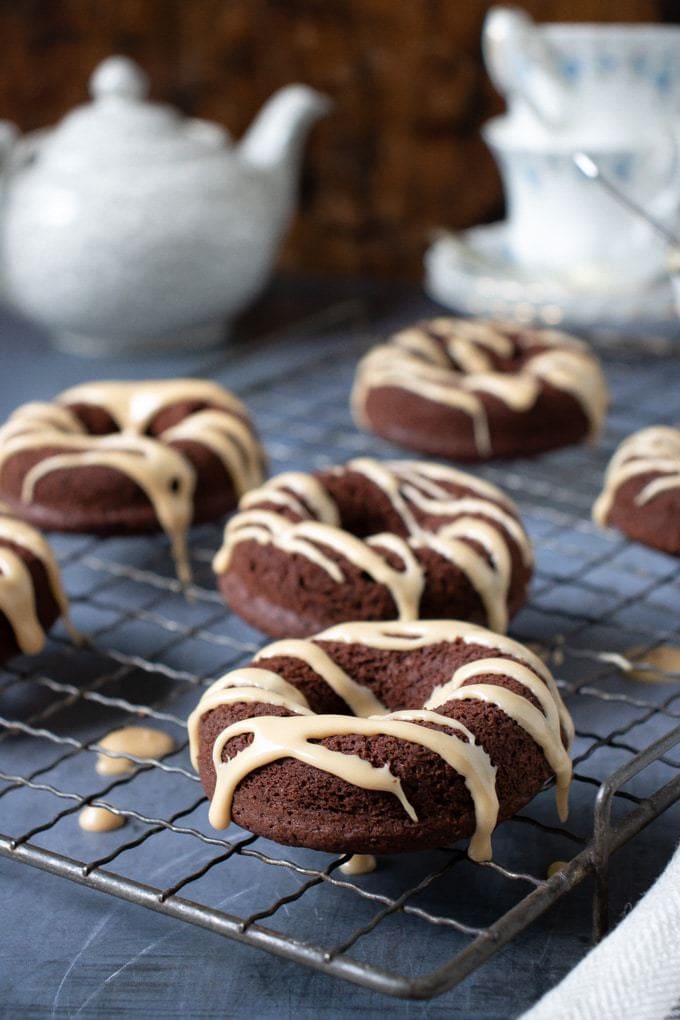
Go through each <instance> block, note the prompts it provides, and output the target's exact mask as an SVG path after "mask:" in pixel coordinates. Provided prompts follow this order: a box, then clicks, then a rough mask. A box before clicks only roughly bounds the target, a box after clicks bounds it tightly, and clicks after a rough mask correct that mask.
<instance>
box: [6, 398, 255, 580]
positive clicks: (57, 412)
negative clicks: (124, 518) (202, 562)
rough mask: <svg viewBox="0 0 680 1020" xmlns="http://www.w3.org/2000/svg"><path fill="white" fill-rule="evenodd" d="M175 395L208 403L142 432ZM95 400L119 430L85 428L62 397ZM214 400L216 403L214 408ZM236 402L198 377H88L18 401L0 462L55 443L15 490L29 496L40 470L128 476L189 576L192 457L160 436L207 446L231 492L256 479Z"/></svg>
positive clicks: (251, 443) (251, 441)
mask: <svg viewBox="0 0 680 1020" xmlns="http://www.w3.org/2000/svg"><path fill="white" fill-rule="evenodd" d="M183 401H203V402H206V403H210V404H211V405H215V407H214V408H211V409H209V410H204V411H199V412H196V413H194V414H190V415H189V416H188V417H186V418H185V419H184V420H183V421H181V422H180V423H179V424H177V425H174V426H172V427H171V428H168V429H166V430H165V431H164V432H162V433H161V434H160V435H159V436H158V437H153V438H152V437H150V436H147V435H145V431H146V429H147V428H148V426H149V424H150V423H151V421H152V420H153V418H154V417H155V416H156V415H157V414H158V413H159V412H160V411H161V410H163V409H164V408H166V407H169V406H171V405H173V404H177V403H181V402H183ZM77 403H84V404H88V405H93V406H97V407H102V408H103V409H104V410H105V411H107V413H108V414H109V415H110V416H111V418H112V419H113V420H114V422H115V423H116V425H117V426H118V429H119V432H118V433H113V434H108V435H103V436H95V435H89V434H87V433H86V431H85V429H84V427H83V425H82V423H81V422H80V421H79V420H78V419H77V418H76V416H75V415H74V414H73V413H72V412H71V411H70V410H69V405H71V404H77ZM215 408H217V409H215ZM243 418H246V420H247V412H246V410H245V407H244V405H243V404H242V403H241V402H240V401H239V400H237V399H236V397H234V396H233V395H232V394H231V393H228V392H227V391H226V390H224V389H223V388H222V387H221V386H218V385H217V384H216V383H213V382H211V381H209V380H205V379H162V380H155V381H147V382H92V383H84V384H82V385H80V386H74V387H72V388H71V389H68V390H65V391H64V392H63V393H61V394H59V396H58V397H57V398H56V402H55V403H54V404H50V403H38V402H34V403H30V404H25V405H23V407H20V408H18V409H17V410H16V411H15V412H14V414H13V415H12V416H11V418H10V419H9V421H8V422H7V423H6V424H5V425H4V426H3V427H2V429H0V469H1V468H2V465H3V464H4V463H5V461H6V460H8V458H10V457H11V456H13V455H14V454H16V453H18V452H21V451H23V450H39V449H44V448H50V447H52V448H54V447H59V448H60V450H61V451H62V452H60V453H56V454H53V455H51V456H46V457H45V458H44V459H43V460H41V461H39V462H38V463H37V464H36V465H35V466H34V467H33V468H32V469H31V470H30V471H29V472H28V473H27V474H26V477H25V479H24V482H23V487H22V492H21V498H22V500H23V502H25V503H30V502H31V501H32V499H33V498H34V494H35V488H36V485H37V484H38V482H39V481H40V479H41V478H44V477H45V476H46V475H48V474H50V473H51V472H53V471H58V470H62V469H68V468H71V467H82V466H87V465H102V466H105V467H110V468H114V469H115V470H117V471H120V472H121V473H122V474H124V475H127V477H128V478H130V479H132V481H134V482H135V483H136V484H137V485H138V486H139V487H140V488H141V489H142V490H143V491H144V493H145V494H146V496H147V498H148V500H149V502H150V503H151V505H152V506H153V508H154V511H155V513H156V516H157V518H158V522H159V524H160V526H161V527H162V528H163V530H164V531H165V532H166V533H167V535H168V537H169V538H170V541H171V544H172V549H173V555H174V557H175V561H176V564H177V572H178V576H179V578H180V580H182V581H183V582H188V581H189V580H190V568H189V559H188V553H187V548H186V532H187V529H188V527H189V525H190V524H191V520H192V516H193V502H192V499H193V494H194V489H195V484H196V475H195V471H194V469H193V467H192V465H191V464H190V463H189V461H188V460H187V458H186V457H185V456H184V455H183V454H182V453H181V452H180V451H179V450H176V449H174V448H173V447H171V446H169V445H168V444H169V443H171V442H174V441H179V440H190V441H194V442H196V443H200V444H202V445H203V446H206V447H208V448H209V449H210V450H211V451H212V452H213V453H214V454H215V455H216V456H217V457H218V458H219V459H220V461H221V462H222V464H223V465H224V468H225V471H226V472H227V473H228V474H229V475H230V476H231V478H232V479H233V484H234V488H235V490H236V493H237V495H239V496H240V495H242V494H243V493H244V492H245V491H246V490H247V489H249V488H251V487H252V486H254V485H258V484H259V483H260V482H261V481H262V464H261V461H262V456H261V450H260V446H259V443H258V441H257V439H256V438H255V436H254V434H253V432H252V430H251V429H250V428H249V426H248V425H246V424H245V423H244V421H243Z"/></svg>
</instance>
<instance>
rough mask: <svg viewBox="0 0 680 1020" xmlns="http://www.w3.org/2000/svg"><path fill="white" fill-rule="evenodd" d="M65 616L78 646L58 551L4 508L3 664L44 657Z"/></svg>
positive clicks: (0, 553) (0, 535)
mask: <svg viewBox="0 0 680 1020" xmlns="http://www.w3.org/2000/svg"><path fill="white" fill-rule="evenodd" d="M59 616H62V617H63V618H64V623H65V624H66V627H67V630H69V632H70V635H71V637H72V638H73V639H74V640H78V635H77V634H76V632H75V630H74V629H73V627H72V626H71V624H70V620H69V611H68V601H67V598H66V595H65V594H64V589H63V587H62V583H61V577H60V573H59V565H58V563H57V560H56V557H55V555H54V553H53V552H52V549H51V548H50V546H49V545H48V543H47V542H46V541H45V539H44V538H43V536H42V535H41V534H40V533H39V532H38V531H36V530H35V528H33V527H31V525H30V524H26V522H25V521H20V520H18V519H17V518H16V517H15V516H14V515H13V514H12V512H11V511H10V509H9V507H7V506H4V505H3V504H0V662H4V661H5V660H6V659H9V658H11V657H12V656H14V655H18V654H20V653H21V654H24V655H35V654H37V653H38V652H40V651H42V648H43V646H44V644H45V636H46V632H47V631H48V630H49V628H50V627H51V626H52V624H53V623H54V622H55V620H56V619H57V618H58V617H59Z"/></svg>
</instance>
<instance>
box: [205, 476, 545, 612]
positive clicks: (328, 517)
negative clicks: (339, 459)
mask: <svg viewBox="0 0 680 1020" xmlns="http://www.w3.org/2000/svg"><path fill="white" fill-rule="evenodd" d="M335 471H336V472H337V473H341V472H344V471H352V472H358V473H360V474H363V475H364V477H366V478H367V479H368V480H369V481H370V482H372V483H373V484H374V485H375V486H377V487H378V488H379V489H380V490H381V491H382V492H383V493H384V494H385V496H386V497H387V498H388V500H389V501H390V503H391V505H392V506H393V508H394V510H395V511H396V512H397V514H398V515H399V517H400V518H401V520H402V521H403V523H404V526H405V528H406V530H407V531H408V538H402V537H400V536H398V535H395V534H391V533H390V534H387V533H384V534H379V535H372V536H371V537H370V538H368V539H360V538H357V537H356V536H354V535H352V534H350V533H349V532H347V531H344V530H343V529H341V528H340V527H339V526H338V521H339V519H340V515H339V512H338V509H337V507H336V506H335V503H334V502H333V500H332V499H331V497H330V496H329V494H328V493H327V492H326V490H325V489H324V488H323V486H322V484H321V482H320V481H319V480H318V479H317V478H315V477H314V476H312V475H305V474H301V473H294V474H292V475H291V474H283V475H278V476H277V477H275V478H272V479H270V480H269V481H268V482H266V483H265V484H264V485H263V486H261V487H260V488H258V489H255V490H252V491H251V492H249V493H248V494H247V496H246V497H245V498H244V499H243V500H242V501H241V503H240V505H239V513H238V514H236V515H235V516H234V517H233V518H232V520H231V521H230V522H229V524H228V525H227V528H226V531H225V541H224V544H223V546H222V548H221V549H220V550H219V552H218V553H217V555H216V557H215V559H214V561H213V568H214V570H215V572H216V573H217V574H222V573H224V571H225V570H227V568H228V566H229V563H230V561H231V557H232V555H233V552H234V549H235V548H236V547H237V546H238V545H239V544H240V543H242V542H246V541H255V542H258V543H260V544H261V545H274V546H276V547H277V548H278V549H282V550H284V551H286V552H289V553H291V554H293V553H295V554H298V555H302V556H305V557H306V558H307V559H309V560H310V561H311V562H313V563H315V564H316V565H317V566H318V567H320V568H321V569H322V570H325V571H326V573H328V574H329V575H330V577H332V578H333V580H335V581H336V582H337V583H341V582H342V580H343V578H344V575H343V572H342V569H341V566H340V565H339V564H338V563H337V562H336V561H335V560H333V559H331V558H330V557H329V556H328V555H327V552H325V550H327V549H332V550H334V551H335V552H336V553H339V554H340V555H341V556H343V557H344V558H345V559H347V560H348V561H349V562H350V563H352V564H354V566H356V567H357V568H358V569H359V570H362V571H365V572H366V573H367V574H369V575H370V576H371V577H372V578H373V579H374V580H375V581H377V582H379V583H381V584H384V585H385V586H386V587H387V589H388V591H389V592H390V594H391V596H392V598H393V600H394V603H395V606H396V608H397V613H398V618H399V619H400V620H416V619H417V618H418V614H419V606H420V599H421V596H422V593H423V588H424V585H425V571H424V568H423V566H422V565H421V564H420V563H419V561H418V559H417V557H416V555H415V551H416V550H418V549H423V548H430V549H434V550H435V551H436V552H438V553H439V555H440V556H442V557H444V558H445V559H447V560H449V562H451V563H452V564H455V565H456V566H457V567H458V568H459V569H460V570H461V571H463V573H464V574H465V575H466V577H467V578H468V580H469V582H470V584H471V586H472V587H473V588H474V589H475V591H476V592H477V594H478V595H479V598H480V600H481V602H482V604H483V606H484V608H485V611H486V618H487V622H488V624H489V626H490V627H491V628H493V629H494V630H498V631H504V630H506V628H507V624H508V610H507V595H508V589H509V585H510V576H511V557H510V550H509V546H508V536H510V537H511V538H512V539H514V541H515V543H516V544H517V546H518V547H519V549H520V552H521V555H522V557H523V559H524V561H525V563H526V564H527V565H530V564H531V562H532V549H531V545H530V542H529V539H528V537H527V535H526V532H525V531H524V529H523V528H522V526H521V524H520V523H519V520H518V518H517V511H516V510H515V508H514V506H513V504H512V503H511V502H510V500H509V499H508V498H507V497H506V496H504V495H503V493H501V492H500V490H498V489H497V488H496V487H495V486H493V485H491V484H490V483H489V482H484V481H482V480H480V479H478V478H475V477H473V476H472V475H468V474H465V473H464V472H462V471H457V470H455V469H453V468H447V467H443V466H440V465H436V464H428V463H425V462H419V461H387V462H384V463H381V462H379V461H377V460H371V459H369V458H358V459H356V460H351V461H349V463H348V464H347V465H346V466H345V467H339V468H336V469H335ZM445 483H449V484H454V485H462V486H465V487H466V488H467V489H471V490H472V491H473V495H471V496H470V495H466V496H463V497H461V498H456V497H454V496H452V494H451V492H450V491H448V490H447V489H446V488H445ZM492 501H493V502H492ZM269 504H271V505H274V506H276V507H281V508H284V507H285V508H289V509H293V510H295V512H296V513H298V514H304V515H305V517H306V519H303V520H301V521H291V520H289V519H288V518H287V517H285V516H284V515H283V514H282V513H277V512H276V510H271V509H260V508H259V507H260V506H262V505H269ZM413 507H418V508H420V509H421V510H422V511H424V512H427V513H429V514H432V515H435V516H440V517H442V518H444V519H445V523H443V524H442V525H440V526H439V528H438V530H437V531H436V532H433V531H429V530H426V529H424V528H422V527H420V526H419V524H418V522H417V519H416V517H415V515H414V513H413V509H412V508H413ZM310 512H311V513H314V514H315V515H316V517H317V519H316V520H310V519H309V514H310ZM477 515H482V516H481V517H480V516H477ZM471 542H476V543H478V544H479V545H481V547H482V549H483V550H484V551H485V552H486V554H487V555H486V556H485V555H484V554H483V553H482V552H480V551H479V550H478V549H476V548H475V546H474V545H472V544H471ZM381 550H389V551H390V552H392V553H393V554H394V555H395V556H397V557H398V560H399V567H398V568H395V567H393V566H391V565H390V564H389V563H388V562H387V561H386V559H385V557H384V555H383V553H382V552H381Z"/></svg>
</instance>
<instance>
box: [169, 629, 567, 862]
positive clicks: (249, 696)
mask: <svg viewBox="0 0 680 1020" xmlns="http://www.w3.org/2000/svg"><path fill="white" fill-rule="evenodd" d="M457 639H460V640H462V641H464V642H466V643H474V644H481V645H483V646H488V647H489V649H490V650H493V651H492V654H490V655H489V656H488V657H486V658H483V659H478V660H476V661H474V662H471V663H468V664H466V665H464V666H461V667H459V669H457V670H456V672H455V674H454V676H453V677H452V678H451V680H449V681H447V682H446V683H444V684H442V685H440V686H439V687H437V688H435V690H434V691H433V692H432V694H431V696H430V698H429V699H428V701H427V702H426V704H425V706H424V708H422V709H405V710H401V711H397V712H388V713H382V714H380V715H376V714H373V713H371V714H370V715H365V714H362V712H361V710H359V711H358V713H357V715H356V716H348V715H315V714H314V713H312V712H310V710H309V707H308V703H307V701H306V699H305V698H304V696H303V695H302V694H301V692H300V691H298V690H295V691H294V694H291V690H290V688H291V685H290V684H289V683H288V682H287V681H285V680H283V678H281V677H278V678H277V674H275V673H273V672H269V671H267V670H260V669H259V668H258V667H257V664H256V665H255V666H254V667H251V668H247V669H242V670H237V671H236V672H235V673H233V674H228V675H227V677H223V678H221V679H220V680H218V681H216V683H214V684H213V685H212V686H211V687H210V688H208V690H207V691H206V692H205V694H204V695H203V697H202V698H201V700H200V702H199V704H198V705H197V707H196V708H195V710H194V711H193V712H192V714H191V716H190V717H189V720H188V728H189V740H190V748H191V756H192V762H193V764H194V766H195V767H196V766H197V765H198V755H199V740H200V722H201V719H202V718H203V716H204V715H205V714H206V713H208V712H210V711H212V710H213V709H215V708H217V707H219V706H220V705H225V704H234V703H237V702H248V701H254V702H260V703H261V702H265V703H270V704H276V705H283V706H284V707H286V708H287V709H288V711H289V712H290V713H291V714H290V715H288V716H285V717H279V716H258V717H257V718H252V719H244V720H242V721H240V722H236V723H233V724H232V725H230V726H228V727H226V728H225V729H224V730H223V731H222V733H221V734H220V735H219V737H218V738H217V740H216V741H215V744H214V746H213V765H214V767H215V774H216V786H215V793H214V795H213V799H212V804H211V807H210V815H209V817H210V821H211V823H212V824H213V825H214V826H215V827H216V828H225V827H226V826H227V825H229V822H230V819H231V805H232V801H233V797H234V793H235V791H236V789H237V787H238V784H239V783H240V782H241V780H242V779H244V778H245V777H246V776H247V775H249V774H250V773H251V772H253V771H254V770H256V769H258V768H260V767H262V766H264V765H266V764H269V763H270V762H274V761H279V760H281V759H284V758H294V759H296V760H298V761H301V762H305V763H306V764H308V765H310V766H312V767H313V768H317V769H320V770H321V771H324V772H329V773H331V774H333V775H335V776H337V777H339V778H341V779H344V780H345V781H346V782H349V783H352V784H353V785H354V786H358V787H361V788H363V789H368V790H378V791H381V792H385V793H391V794H393V795H394V796H395V797H397V798H398V800H399V802H400V803H401V805H402V807H403V809H404V812H405V814H406V815H408V817H409V818H411V819H412V820H413V821H417V816H416V813H415V811H414V809H413V806H412V805H411V804H410V802H409V801H408V799H407V797H406V795H405V793H404V790H403V787H402V785H401V782H400V780H399V779H398V778H397V777H396V776H394V775H393V774H392V772H391V771H390V768H389V763H386V764H384V765H383V766H381V767H380V768H376V767H374V766H372V765H371V764H370V763H369V762H367V761H365V760H364V759H362V758H360V757H359V756H358V755H352V754H344V753H341V752H339V751H333V750H331V749H330V748H327V747H324V746H323V745H321V744H319V743H318V741H320V740H323V739H324V738H327V737H333V736H337V735H350V734H360V735H364V736H369V737H370V736H377V735H388V736H392V737H395V738H396V739H399V740H404V741H407V742H411V743H415V744H418V745H420V746H422V747H426V748H428V749H429V750H430V751H433V752H434V753H435V754H437V755H438V756H439V757H440V758H441V759H442V760H443V761H445V762H446V763H447V764H448V765H450V766H451V767H452V768H453V769H455V770H456V772H458V773H459V774H460V775H461V776H462V777H463V779H464V781H465V784H466V786H467V788H468V790H469V792H470V795H471V797H472V801H473V804H474V810H475V819H476V828H475V833H474V836H473V838H472V840H471V842H470V849H469V854H470V856H471V857H472V858H473V859H475V860H488V859H490V857H491V833H492V831H493V829H494V827H495V825H496V821H497V818H498V799H497V796H496V789H495V780H496V768H495V766H494V765H493V764H492V762H491V760H490V758H489V756H488V754H487V752H486V751H485V749H484V748H483V747H482V746H480V745H479V744H477V743H476V740H475V737H474V735H473V734H472V733H471V732H470V731H469V730H468V729H467V728H466V727H465V726H464V725H463V724H462V723H460V722H458V721H457V720H455V719H452V718H450V717H449V716H448V715H446V714H445V713H442V712H439V711H437V709H438V708H440V707H443V706H446V705H447V704H449V703H450V702H452V701H457V700H462V699H468V698H469V699H476V700H481V701H486V702H489V703H491V704H494V705H496V706H498V707H499V708H500V709H501V710H502V711H503V712H505V714H506V715H508V716H509V717H510V718H511V719H513V720H514V721H515V722H516V723H518V725H520V726H521V727H522V728H523V729H524V730H525V731H526V732H527V733H529V734H530V736H531V737H532V738H533V739H534V740H535V741H536V742H537V743H538V744H539V746H540V747H541V748H542V750H543V753H544V754H545V757H546V760H547V761H548V763H549V764H550V766H551V768H552V769H553V770H554V772H555V776H556V781H557V784H556V785H557V805H558V812H559V814H560V817H561V818H564V817H566V811H567V793H568V787H569V782H570V779H571V763H570V760H569V755H568V754H567V752H566V751H565V749H564V746H563V736H564V738H565V739H566V740H567V742H568V743H571V740H572V738H573V732H574V731H573V725H572V723H571V719H570V717H569V715H568V713H567V711H566V709H565V708H564V705H563V704H562V700H561V698H560V695H559V692H558V691H557V688H556V686H555V683H554V680H553V679H552V677H551V675H550V672H549V671H548V670H547V668H546V667H545V665H544V663H543V662H542V661H541V660H540V659H539V658H538V657H537V656H535V655H534V654H533V653H532V652H530V651H529V650H528V649H526V648H524V647H523V646H522V645H520V644H518V643H517V642H515V641H512V640H510V639H509V638H505V637H499V636H498V635H497V634H492V633H491V632H490V631H488V630H486V629H484V628H482V627H477V626H475V625H473V624H465V623H460V622H457V621H456V622H451V621H445V620H430V621H419V622H418V623H415V624H404V623H381V624H376V623H345V624H340V625H339V626H337V627H331V628H330V629H328V630H326V631H324V632H323V633H321V634H318V635H316V637H315V638H314V639H310V640H308V641H291V642H277V643H276V644H274V645H273V646H270V647H269V648H266V649H264V650H263V651H262V652H261V653H260V654H259V656H258V658H257V660H256V663H257V662H259V661H265V662H266V660H267V658H271V657H272V656H273V655H280V654H287V655H290V656H297V657H299V658H301V659H302V660H303V661H304V662H306V663H307V664H309V665H312V668H315V665H314V664H317V665H319V666H320V667H321V669H320V670H319V675H320V676H322V677H323V676H328V675H330V674H332V671H329V669H328V666H327V663H326V661H325V659H328V656H327V655H326V653H325V652H324V651H323V650H322V649H320V648H319V646H318V644H317V643H316V642H318V641H331V642H332V641H341V642H345V643H348V644H357V645H361V646H364V647H368V648H374V649H382V650H387V651H403V650H412V649H416V648H423V647H426V646H428V645H431V644H437V643H439V642H442V641H446V642H451V641H455V640H457ZM282 646H283V647H284V649H285V651H282ZM272 649H274V650H272ZM319 652H321V656H319V654H318V653H319ZM503 656H513V657H516V658H518V659H521V660H522V661H521V662H516V661H514V659H510V658H504V657H503ZM322 670H325V673H324V672H322ZM264 674H266V676H265V675H264ZM340 674H341V676H340V677H339V678H338V677H334V678H333V679H334V681H336V682H335V685H334V690H335V691H336V693H338V694H340V696H341V697H345V694H346V693H347V695H348V697H347V698H346V700H347V703H348V707H349V705H350V698H351V699H353V706H352V707H353V710H354V711H357V701H356V691H355V688H356V687H357V686H360V685H358V684H357V683H356V681H354V680H351V679H350V678H349V677H347V674H346V673H344V671H342V670H341V671H340ZM490 674H491V675H503V676H508V677H511V678H512V679H514V680H516V681H517V682H519V683H520V684H522V686H523V687H525V688H526V689H527V691H528V692H530V693H531V694H532V695H534V697H535V698H536V699H537V700H538V703H539V705H540V709H539V708H536V707H535V706H534V705H533V704H531V702H530V701H528V700H527V698H525V697H522V696H521V695H518V694H515V693H514V692H513V691H510V690H508V689H506V688H503V687H499V686H496V685H494V684H489V683H477V684H467V685H466V686H464V687H463V686H461V685H462V684H463V683H465V682H466V681H469V680H471V679H473V678H474V677H485V676H489V675H490ZM343 678H346V679H343ZM348 681H349V682H348ZM372 697H373V695H372V694H371V692H370V691H369V692H367V701H366V705H365V706H364V710H363V711H364V712H370V711H371V709H370V704H371V700H370V699H371V698H372ZM422 723H433V724H436V725H437V726H439V727H446V728H447V730H448V731H453V732H452V733H451V732H442V730H441V729H430V728H428V727H426V726H424V725H422ZM241 734H249V735H251V736H252V738H253V739H252V742H251V743H250V744H248V746H247V747H245V748H244V749H243V750H241V751H239V752H238V754H236V755H235V756H234V757H233V758H231V759H229V760H227V761H222V754H223V751H224V748H225V747H226V745H227V744H228V743H229V741H230V740H232V739H233V738H234V737H236V736H239V735H241ZM461 737H462V738H463V739H461Z"/></svg>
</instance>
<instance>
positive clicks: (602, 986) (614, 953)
mask: <svg viewBox="0 0 680 1020" xmlns="http://www.w3.org/2000/svg"><path fill="white" fill-rule="evenodd" d="M627 1017H630V1018H635V1020H667V1018H668V1020H670V1018H675V1017H680V848H678V850H676V852H675V854H674V856H673V858H672V859H671V862H670V864H669V865H668V866H667V868H666V870H665V871H664V872H663V874H662V875H661V876H660V877H659V878H658V879H657V880H656V882H655V883H654V885H653V886H652V888H651V889H650V890H649V892H648V893H647V894H646V895H645V896H643V898H642V899H641V900H640V902H639V903H638V904H637V906H636V907H635V908H634V909H633V910H631V912H630V913H629V914H627V915H626V917H624V919H623V920H622V921H621V922H620V924H619V925H618V926H617V927H616V928H615V929H614V930H613V931H612V932H611V934H609V935H608V936H607V937H606V938H605V939H603V941H602V942H601V943H600V944H599V945H598V946H596V947H595V948H594V949H592V950H591V951H590V953H588V955H587V956H586V957H585V958H584V959H583V960H582V961H581V962H580V963H579V964H577V966H576V967H574V969H573V970H572V971H571V972H570V973H569V974H568V975H567V976H566V977H565V978H564V979H563V980H562V981H561V982H560V983H559V984H558V985H556V986H555V988H553V989H552V990H551V991H549V992H547V993H546V994H545V995H544V996H543V998H541V999H540V1000H539V1001H538V1002H537V1003H536V1005H535V1006H533V1007H532V1008H531V1009H530V1010H528V1011H527V1012H526V1013H523V1014H522V1017H521V1018H520V1020H624V1018H627Z"/></svg>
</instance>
